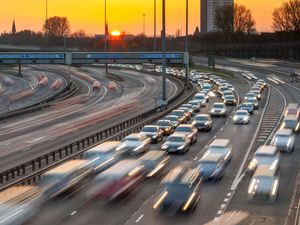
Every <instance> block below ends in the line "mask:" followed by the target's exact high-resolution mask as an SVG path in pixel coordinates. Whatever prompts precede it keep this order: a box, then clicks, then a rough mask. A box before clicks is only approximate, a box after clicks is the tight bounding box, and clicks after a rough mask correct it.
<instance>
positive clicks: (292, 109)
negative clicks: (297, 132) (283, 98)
mask: <svg viewBox="0 0 300 225" xmlns="http://www.w3.org/2000/svg"><path fill="white" fill-rule="evenodd" d="M288 115H294V116H296V117H297V118H299V115H300V107H299V105H298V103H289V104H288V106H287V107H286V110H285V113H284V116H288Z"/></svg>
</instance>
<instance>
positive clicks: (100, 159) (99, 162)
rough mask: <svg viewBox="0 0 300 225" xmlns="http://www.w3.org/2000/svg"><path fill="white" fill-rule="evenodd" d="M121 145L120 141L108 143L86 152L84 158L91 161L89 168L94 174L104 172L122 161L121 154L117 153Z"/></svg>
mask: <svg viewBox="0 0 300 225" xmlns="http://www.w3.org/2000/svg"><path fill="white" fill-rule="evenodd" d="M120 145H121V142H120V141H107V142H104V143H102V144H99V145H97V146H95V147H93V148H91V149H89V150H87V151H85V152H84V153H83V154H82V157H83V158H84V159H86V160H89V163H88V164H87V166H88V167H90V168H92V169H93V171H94V172H96V173H98V172H102V171H103V170H105V169H107V168H109V167H111V166H112V165H114V164H116V163H117V162H118V161H119V160H120V158H121V152H120V151H116V149H117V148H118V147H119V146H120Z"/></svg>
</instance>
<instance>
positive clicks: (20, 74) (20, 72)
mask: <svg viewBox="0 0 300 225" xmlns="http://www.w3.org/2000/svg"><path fill="white" fill-rule="evenodd" d="M18 75H19V76H20V77H22V66H21V63H19V73H18Z"/></svg>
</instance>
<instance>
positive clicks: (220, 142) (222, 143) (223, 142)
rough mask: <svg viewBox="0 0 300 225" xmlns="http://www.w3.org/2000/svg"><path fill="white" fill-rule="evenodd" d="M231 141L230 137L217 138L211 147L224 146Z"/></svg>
mask: <svg viewBox="0 0 300 225" xmlns="http://www.w3.org/2000/svg"><path fill="white" fill-rule="evenodd" d="M229 143H230V140H229V139H215V140H214V141H213V142H212V143H211V144H210V145H209V147H212V146H214V147H223V146H226V145H228V144H229Z"/></svg>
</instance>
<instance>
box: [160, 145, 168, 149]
mask: <svg viewBox="0 0 300 225" xmlns="http://www.w3.org/2000/svg"><path fill="white" fill-rule="evenodd" d="M168 147H169V146H168V145H162V146H161V148H162V149H167V148H168Z"/></svg>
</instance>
